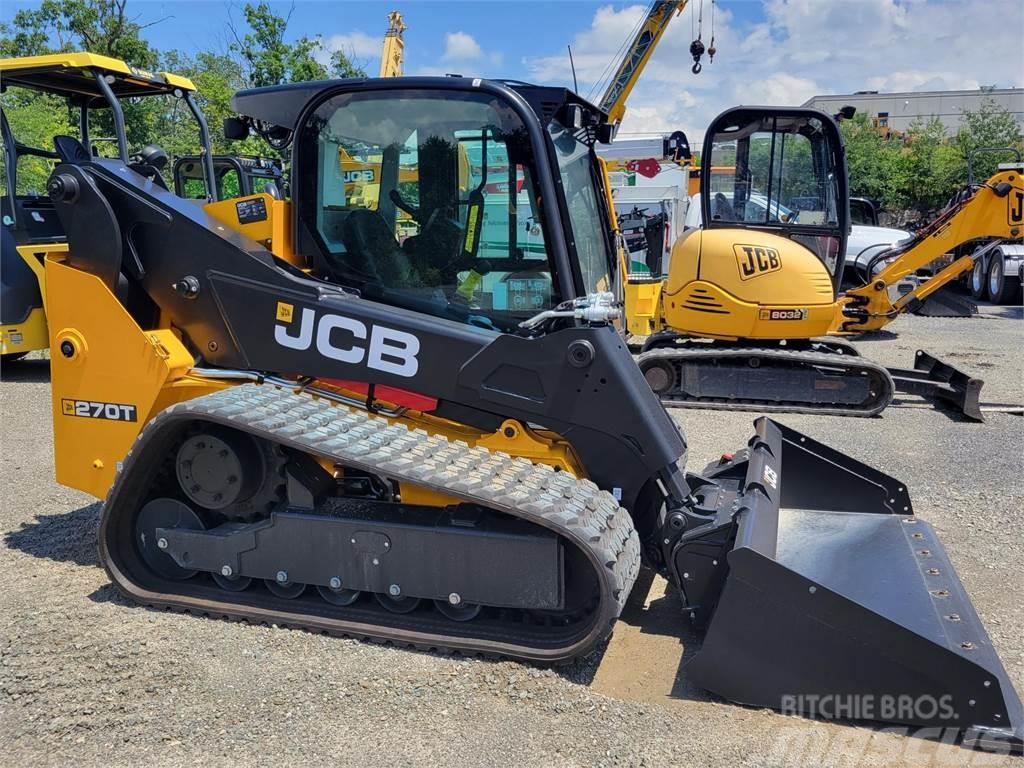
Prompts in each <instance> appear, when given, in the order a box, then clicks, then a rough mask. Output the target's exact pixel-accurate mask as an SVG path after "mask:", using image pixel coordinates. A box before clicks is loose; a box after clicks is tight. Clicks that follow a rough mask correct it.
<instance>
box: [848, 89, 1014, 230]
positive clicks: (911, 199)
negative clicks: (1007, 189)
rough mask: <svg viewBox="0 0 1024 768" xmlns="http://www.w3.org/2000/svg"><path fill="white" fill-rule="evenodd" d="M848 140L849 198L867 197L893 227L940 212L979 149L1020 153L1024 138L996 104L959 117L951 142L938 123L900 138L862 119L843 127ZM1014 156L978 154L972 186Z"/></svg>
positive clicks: (925, 123) (922, 124) (986, 102)
mask: <svg viewBox="0 0 1024 768" xmlns="http://www.w3.org/2000/svg"><path fill="white" fill-rule="evenodd" d="M841 128H842V131H843V136H844V138H845V140H846V161H847V165H848V167H849V172H850V194H851V195H854V196H857V197H868V198H871V199H873V200H876V201H878V202H880V203H881V204H882V208H883V209H885V210H887V211H890V212H892V213H893V214H894V215H895V218H896V222H897V223H903V222H906V221H909V220H913V219H915V218H918V217H920V216H923V215H928V214H930V213H932V212H934V211H936V210H939V209H941V208H943V207H945V205H946V204H947V203H948V202H949V200H950V198H951V197H952V196H953V195H954V194H955V193H956V192H957V190H959V189H961V188H962V187H963V186H964V185H965V184H966V183H967V159H968V157H970V156H971V155H972V153H974V152H975V151H976V150H978V149H981V148H983V147H1012V148H1016V149H1019V150H1024V136H1022V133H1021V126H1020V124H1019V123H1018V122H1017V121H1016V120H1015V119H1014V117H1013V115H1012V114H1011V113H1010V112H1009V111H1007V110H1006V109H1005V108H1004V107H1002V106H1001V105H1000V104H998V103H997V102H996V101H995V100H994V99H991V98H986V99H983V100H982V103H981V106H980V107H979V108H978V109H977V110H975V111H967V110H965V111H964V112H963V119H962V122H961V126H960V129H959V130H958V131H957V132H956V134H954V135H952V136H950V135H949V134H948V132H947V131H946V127H945V126H944V125H943V124H942V121H941V120H939V118H937V117H933V118H931V119H929V120H917V121H916V122H914V123H913V124H912V125H911V126H910V128H909V129H908V131H907V133H906V135H905V136H903V137H896V136H894V137H891V138H886V137H883V136H882V135H881V134H880V133H879V131H878V130H877V129H876V128H875V127H874V125H872V123H871V120H870V118H869V117H868V115H867V114H865V113H859V114H856V115H854V117H853V119H851V120H844V121H843V122H842V123H841ZM1010 160H1012V154H1009V153H999V154H987V153H985V154H978V155H975V156H974V159H973V161H972V165H973V169H974V180H975V181H976V182H983V181H985V180H986V179H988V178H989V176H991V175H992V174H993V173H995V171H996V167H997V165H998V164H999V163H1000V162H1008V161H1010Z"/></svg>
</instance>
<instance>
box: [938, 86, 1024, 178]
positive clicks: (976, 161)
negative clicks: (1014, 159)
mask: <svg viewBox="0 0 1024 768" xmlns="http://www.w3.org/2000/svg"><path fill="white" fill-rule="evenodd" d="M953 146H954V147H955V148H956V151H957V153H958V154H959V157H960V159H961V161H962V164H963V167H964V173H965V177H964V178H965V180H966V167H967V160H968V158H969V157H970V156H971V154H972V153H974V152H976V151H977V150H979V149H983V148H996V147H1009V148H1013V149H1017V150H1024V135H1022V133H1021V125H1020V123H1018V122H1017V120H1016V119H1014V116H1013V114H1011V113H1010V111H1009V110H1007V109H1006V108H1005V107H1003V106H1002V105H1000V104H999V103H998V102H997V101H996V100H995V99H993V98H991V97H986V98H984V99H982V101H981V104H980V105H979V107H978V109H977V110H964V112H963V115H962V119H961V123H960V130H959V131H957V134H956V136H955V137H954V138H953ZM1009 159H1010V156H1009V155H1008V154H1007V153H983V154H978V155H975V156H974V158H973V160H972V165H973V168H974V180H975V181H977V182H981V181H985V179H987V178H989V177H990V176H991V175H992V174H994V173H995V172H996V170H997V167H998V164H999V163H1001V162H1007V161H1008V160H1009Z"/></svg>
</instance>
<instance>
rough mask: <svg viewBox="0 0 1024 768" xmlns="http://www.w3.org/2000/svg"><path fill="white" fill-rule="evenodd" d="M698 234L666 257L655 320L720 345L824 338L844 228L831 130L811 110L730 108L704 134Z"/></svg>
mask: <svg viewBox="0 0 1024 768" xmlns="http://www.w3.org/2000/svg"><path fill="white" fill-rule="evenodd" d="M701 162H702V164H703V165H705V166H708V167H710V166H725V167H729V168H732V172H731V173H717V174H713V175H711V176H710V177H709V182H708V184H707V185H706V187H705V191H704V194H702V195H701V205H702V207H703V210H702V217H703V222H704V226H703V227H702V228H701V229H697V230H693V231H691V232H689V233H687V234H686V235H684V237H683V238H682V239H681V240H680V241H679V242H678V243H677V245H676V246H675V247H674V248H673V251H672V259H671V268H670V271H669V276H668V281H667V284H666V285H665V288H664V299H663V301H664V302H665V321H666V323H667V324H668V325H669V326H671V327H672V328H685V329H686V330H687V332H688V333H691V334H693V335H700V336H708V337H713V338H723V339H741V338H742V339H789V338H797V337H803V338H809V337H812V336H818V335H821V334H824V333H827V331H828V327H829V323H830V322H831V319H832V315H833V302H834V301H835V299H836V293H837V286H838V285H839V279H840V277H841V275H840V274H839V270H840V269H841V268H842V259H841V258H840V255H841V254H842V253H843V251H844V249H845V243H846V237H847V233H848V230H849V223H848V212H847V208H846V202H845V201H846V169H845V158H844V155H843V152H842V142H841V140H840V138H839V132H838V129H837V127H836V125H835V123H834V122H833V121H831V120H829V119H828V118H825V117H824V116H823V115H821V114H820V113H817V112H814V111H811V110H799V109H794V110H785V109H775V108H773V109H771V110H761V109H756V108H755V109H751V110H744V109H737V110H732V111H731V112H729V113H728V117H727V118H725V119H724V120H723V119H719V120H718V121H716V123H715V124H714V125H713V126H712V128H711V130H710V131H709V133H708V137H707V139H706V140H705V154H704V156H703V157H702V160H701Z"/></svg>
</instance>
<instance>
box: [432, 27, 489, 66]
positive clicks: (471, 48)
mask: <svg viewBox="0 0 1024 768" xmlns="http://www.w3.org/2000/svg"><path fill="white" fill-rule="evenodd" d="M483 55H484V52H483V50H482V49H481V48H480V44H479V43H478V42H477V41H476V39H475V38H474V37H473V36H472V35H467V34H466V33H465V32H449V33H448V34H446V35H445V36H444V53H443V54H442V55H441V58H442V59H444V60H445V61H472V60H473V59H479V58H481V57H482V56H483Z"/></svg>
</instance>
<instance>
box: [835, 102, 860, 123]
mask: <svg viewBox="0 0 1024 768" xmlns="http://www.w3.org/2000/svg"><path fill="white" fill-rule="evenodd" d="M855 114H857V108H856V107H851V106H849V105H847V106H845V107H841V108H840V109H839V112H838V113H836V122H839V121H840V120H852V119H853V116H854V115H855Z"/></svg>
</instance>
